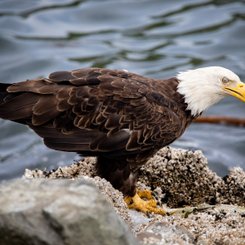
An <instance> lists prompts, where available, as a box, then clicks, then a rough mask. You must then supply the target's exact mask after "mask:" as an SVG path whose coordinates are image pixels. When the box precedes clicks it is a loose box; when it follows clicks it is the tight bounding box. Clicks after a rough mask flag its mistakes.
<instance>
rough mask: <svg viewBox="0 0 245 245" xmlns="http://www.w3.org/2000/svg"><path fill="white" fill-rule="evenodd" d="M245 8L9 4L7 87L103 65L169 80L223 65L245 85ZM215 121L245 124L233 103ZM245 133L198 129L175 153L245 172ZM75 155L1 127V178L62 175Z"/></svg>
mask: <svg viewBox="0 0 245 245" xmlns="http://www.w3.org/2000/svg"><path fill="white" fill-rule="evenodd" d="M244 19H245V5H244V3H243V1H218V0H216V1H204V0H188V1H183V0H182V1H171V0H168V1H167V0H165V1H162V0H142V1H139V0H114V1H112V0H108V1H107V0H104V1H101V0H97V1H96V0H90V1H89V0H87V1H78V0H77V1H72V0H56V1H55V0H51V1H50V0H40V1H36V0H21V1H20V0H2V1H0V30H1V34H0V56H1V59H0V81H3V82H17V81H21V80H25V79H27V78H29V79H30V78H36V77H40V76H47V75H48V74H49V73H51V72H53V71H55V70H67V69H77V68H80V67H89V66H98V67H107V68H112V69H127V70H129V71H131V72H136V73H139V74H142V75H146V76H150V77H155V78H167V77H171V76H174V75H175V74H176V73H177V72H178V71H183V70H185V69H189V68H196V67H202V66H209V65H220V66H224V67H227V68H229V69H231V70H233V71H234V72H236V73H237V74H238V75H239V76H240V77H241V78H242V79H243V80H244V79H245V63H244V60H245V59H244V58H245V55H244V47H245V45H244V44H245V38H244V35H245V24H244ZM207 114H219V115H227V116H235V117H243V118H244V117H245V105H244V103H242V102H239V101H237V100H235V99H233V98H227V99H225V100H224V101H222V102H221V103H219V104H218V105H216V106H214V107H213V108H211V109H210V110H209V111H208V112H207ZM244 132H245V131H244V128H236V127H230V126H222V125H208V124H205V125H203V124H202V125H200V124H193V125H192V126H191V127H190V128H189V130H188V131H186V133H185V134H184V135H183V136H182V137H181V139H179V140H178V141H177V142H175V143H174V144H173V145H174V146H177V147H183V148H188V149H193V150H195V149H201V150H203V152H204V154H205V155H206V156H207V157H208V159H209V163H210V167H211V168H212V169H214V170H215V171H217V172H218V173H219V174H220V175H224V174H226V173H227V169H228V168H230V167H233V166H241V167H243V168H245V160H244V157H245V133H244ZM74 158H75V154H72V153H64V152H56V151H53V150H50V149H47V148H46V147H45V146H44V145H43V144H42V141H41V139H40V138H39V137H37V136H36V135H35V134H34V133H32V132H31V130H29V129H27V128H26V127H25V126H22V125H17V124H15V123H12V122H7V121H3V120H0V179H6V178H12V177H15V176H21V175H22V174H23V171H24V169H25V168H36V167H38V168H49V169H50V168H54V167H56V166H58V165H65V164H68V163H71V162H72V161H73V159H74Z"/></svg>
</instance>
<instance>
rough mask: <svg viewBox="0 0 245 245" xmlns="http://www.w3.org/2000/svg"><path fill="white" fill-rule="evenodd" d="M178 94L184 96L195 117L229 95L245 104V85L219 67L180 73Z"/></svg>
mask: <svg viewBox="0 0 245 245" xmlns="http://www.w3.org/2000/svg"><path fill="white" fill-rule="evenodd" d="M177 79H178V80H179V81H180V82H179V85H178V92H179V93H180V94H182V95H184V98H185V102H186V103H187V105H188V107H187V109H189V110H191V113H192V115H193V116H198V115H199V114H200V113H202V112H203V111H204V110H206V109H207V108H209V107H210V106H212V105H214V104H215V103H217V102H219V101H220V100H221V99H223V98H224V97H225V96H227V95H231V96H234V97H236V98H238V99H240V100H241V101H243V102H245V84H244V83H242V82H241V80H240V78H239V77H238V76H237V75H236V74H235V73H234V72H232V71H230V70H228V69H226V68H224V67H219V66H210V67H204V68H199V69H195V70H188V71H185V72H180V73H179V74H178V75H177Z"/></svg>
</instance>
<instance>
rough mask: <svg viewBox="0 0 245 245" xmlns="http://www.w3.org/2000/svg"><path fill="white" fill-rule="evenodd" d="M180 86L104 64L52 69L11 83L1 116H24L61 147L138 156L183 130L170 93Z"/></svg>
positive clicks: (49, 143) (49, 141)
mask: <svg viewBox="0 0 245 245" xmlns="http://www.w3.org/2000/svg"><path fill="white" fill-rule="evenodd" d="M165 83H167V84H165ZM171 83H172V85H171ZM176 84H177V80H176V79H172V80H171V81H162V82H161V83H160V82H159V81H157V80H153V79H146V78H144V77H142V76H139V75H136V74H133V73H128V72H124V71H117V70H109V69H101V68H85V69H79V70H74V71H71V72H68V71H61V72H54V73H52V74H50V76H49V78H48V79H38V80H28V81H25V82H20V83H17V84H13V85H11V86H9V87H8V88H7V91H8V93H10V94H13V96H12V97H11V99H10V100H9V101H7V102H6V103H5V107H6V108H4V106H3V105H2V104H1V105H0V116H1V117H5V118H8V119H10V120H19V119H25V122H26V123H28V125H29V126H30V127H31V128H32V129H33V130H34V131H35V132H36V133H37V134H38V135H40V136H41V137H42V138H44V142H45V144H46V145H47V146H49V147H50V148H54V149H57V150H64V151H76V152H80V153H89V152H90V153H91V154H94V155H96V154H100V153H105V152H106V153H108V154H109V153H113V154H114V153H115V152H116V153H117V154H118V155H120V154H125V152H128V154H132V152H134V153H135V154H137V153H142V152H143V151H145V150H149V149H153V148H155V147H158V148H159V146H164V145H166V144H169V143H170V142H172V141H173V140H174V139H176V138H177V137H178V136H179V135H180V134H181V133H182V131H183V130H184V126H183V122H180V121H179V120H178V117H179V116H180V115H181V116H182V118H184V119H183V120H185V115H184V114H183V110H180V109H179V108H178V107H176V105H175V103H174V102H173V101H171V99H170V98H169V97H168V96H169V94H171V96H172V95H174V90H175V93H176V86H177V85H176ZM166 88H167V89H166ZM175 99H176V98H175ZM9 110H10V111H9ZM8 111H9V112H8ZM184 125H185V126H186V124H185V122H184ZM170 131H171V133H169V132H170Z"/></svg>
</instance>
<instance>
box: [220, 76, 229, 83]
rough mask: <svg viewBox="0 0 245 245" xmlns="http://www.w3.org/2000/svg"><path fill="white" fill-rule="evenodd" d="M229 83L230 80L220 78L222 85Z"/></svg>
mask: <svg viewBox="0 0 245 245" xmlns="http://www.w3.org/2000/svg"><path fill="white" fill-rule="evenodd" d="M229 82H230V79H228V78H227V77H223V78H222V83H223V84H228V83H229Z"/></svg>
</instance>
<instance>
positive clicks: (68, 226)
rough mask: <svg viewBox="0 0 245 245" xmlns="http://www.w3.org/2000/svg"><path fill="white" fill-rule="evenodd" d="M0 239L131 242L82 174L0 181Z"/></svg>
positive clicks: (106, 244)
mask: <svg viewBox="0 0 245 245" xmlns="http://www.w3.org/2000/svg"><path fill="white" fill-rule="evenodd" d="M0 244H1V245H2V244H5V245H7V244H11V245H17V244H18V245H20V244H23V245H24V244H25V245H29V244H35V245H39V244H42V245H49V244H50V245H51V244H52V245H56V244H57V245H63V244H64V245H66V244H67V245H68V244H69V245H73V244H74V245H75V244H77V245H83V244H84V245H87V244H90V245H97V244H98V245H117V244H119V245H126V244H130V245H132V244H137V242H136V240H135V238H134V236H133V235H132V234H131V233H130V232H129V231H128V229H127V227H126V225H125V224H124V223H123V222H122V221H121V219H120V218H119V217H118V216H117V214H116V213H115V211H114V210H113V208H112V206H111V204H109V203H108V202H107V201H106V199H105V198H104V196H102V195H101V194H100V193H99V191H98V189H97V188H96V187H95V186H94V185H92V184H91V183H89V182H88V181H86V180H84V179H78V180H47V179H46V180H21V179H18V180H13V181H10V182H4V183H2V184H1V185H0Z"/></svg>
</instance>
